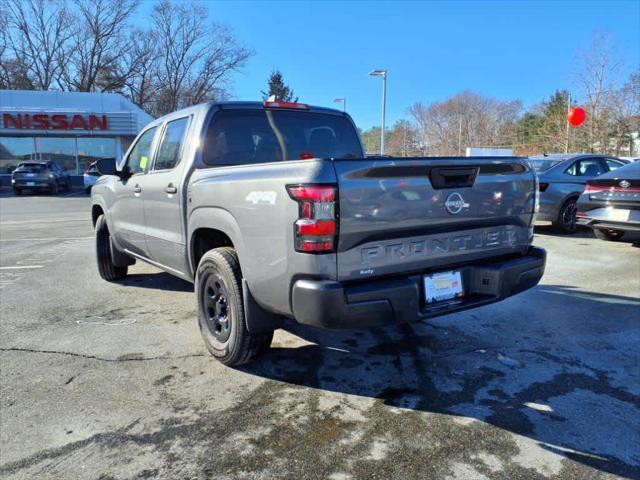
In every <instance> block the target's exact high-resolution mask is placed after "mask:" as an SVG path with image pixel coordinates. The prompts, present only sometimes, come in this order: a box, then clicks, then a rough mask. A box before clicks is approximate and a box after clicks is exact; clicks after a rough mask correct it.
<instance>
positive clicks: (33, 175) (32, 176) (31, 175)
mask: <svg viewBox="0 0 640 480" xmlns="http://www.w3.org/2000/svg"><path fill="white" fill-rule="evenodd" d="M26 175H27V178H34V177H35V176H36V174H35V173H27V174H26Z"/></svg>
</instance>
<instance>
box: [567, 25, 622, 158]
mask: <svg viewBox="0 0 640 480" xmlns="http://www.w3.org/2000/svg"><path fill="white" fill-rule="evenodd" d="M578 61H579V65H578V68H577V71H576V74H575V77H576V81H577V83H578V85H579V92H580V96H581V97H582V98H584V99H586V105H585V106H586V109H587V119H586V121H585V123H584V126H583V127H581V128H580V130H578V131H577V132H576V134H577V135H576V136H577V144H578V145H579V146H581V147H582V148H583V149H585V150H587V151H597V152H606V151H607V150H608V149H609V142H610V139H611V130H610V123H611V114H612V111H611V109H610V105H611V104H612V102H613V96H614V95H615V92H616V90H617V89H618V86H619V85H620V80H621V74H622V68H623V66H624V63H623V62H622V60H621V59H620V57H619V56H618V54H617V52H616V49H615V47H614V45H613V43H612V40H611V36H610V35H608V34H606V33H603V32H596V33H594V34H593V37H592V39H591V45H590V48H589V49H588V50H585V51H582V52H580V53H579V55H578Z"/></svg>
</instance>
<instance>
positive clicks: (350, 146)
mask: <svg viewBox="0 0 640 480" xmlns="http://www.w3.org/2000/svg"><path fill="white" fill-rule="evenodd" d="M203 155H204V162H205V163H206V164H207V165H238V164H251V163H267V162H277V161H282V160H304V159H308V158H360V157H362V156H363V152H362V147H361V145H360V140H359V139H358V134H357V132H356V129H355V128H354V127H353V125H352V124H351V122H350V121H349V120H348V119H347V117H344V116H342V115H333V114H324V113H315V112H306V111H304V112H302V111H300V112H299V111H290V110H249V109H247V110H245V109H239V110H226V111H224V110H223V111H221V112H218V113H216V114H215V116H214V117H213V121H212V122H211V125H210V127H209V129H208V131H207V136H206V140H205V145H204V150H203Z"/></svg>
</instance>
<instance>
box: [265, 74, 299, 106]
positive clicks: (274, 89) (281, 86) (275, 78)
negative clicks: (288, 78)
mask: <svg viewBox="0 0 640 480" xmlns="http://www.w3.org/2000/svg"><path fill="white" fill-rule="evenodd" d="M269 97H274V98H275V100H276V101H278V102H297V101H298V97H295V100H294V93H293V90H292V89H291V88H290V87H289V85H286V84H285V83H284V77H283V76H282V73H281V72H280V70H274V71H273V72H272V73H271V75H270V76H269V90H268V91H267V92H264V91H263V92H262V99H263V100H268V99H269Z"/></svg>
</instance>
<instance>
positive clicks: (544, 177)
mask: <svg viewBox="0 0 640 480" xmlns="http://www.w3.org/2000/svg"><path fill="white" fill-rule="evenodd" d="M529 162H530V163H531V166H532V167H533V168H534V169H535V171H536V172H537V173H538V177H539V180H540V211H539V213H538V218H537V219H538V220H543V221H548V222H552V223H553V226H554V227H555V228H556V229H557V230H559V231H560V232H562V233H573V232H575V230H576V212H577V209H576V201H577V200H578V197H579V196H580V194H581V193H582V191H583V190H584V186H585V184H586V183H587V180H591V179H592V178H595V177H597V176H599V175H602V174H603V173H607V172H611V171H613V170H615V169H617V168H620V167H622V166H623V165H625V163H626V162H624V161H622V160H620V159H619V158H615V157H610V156H607V155H602V154H579V153H570V154H549V155H542V156H537V157H529Z"/></svg>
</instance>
